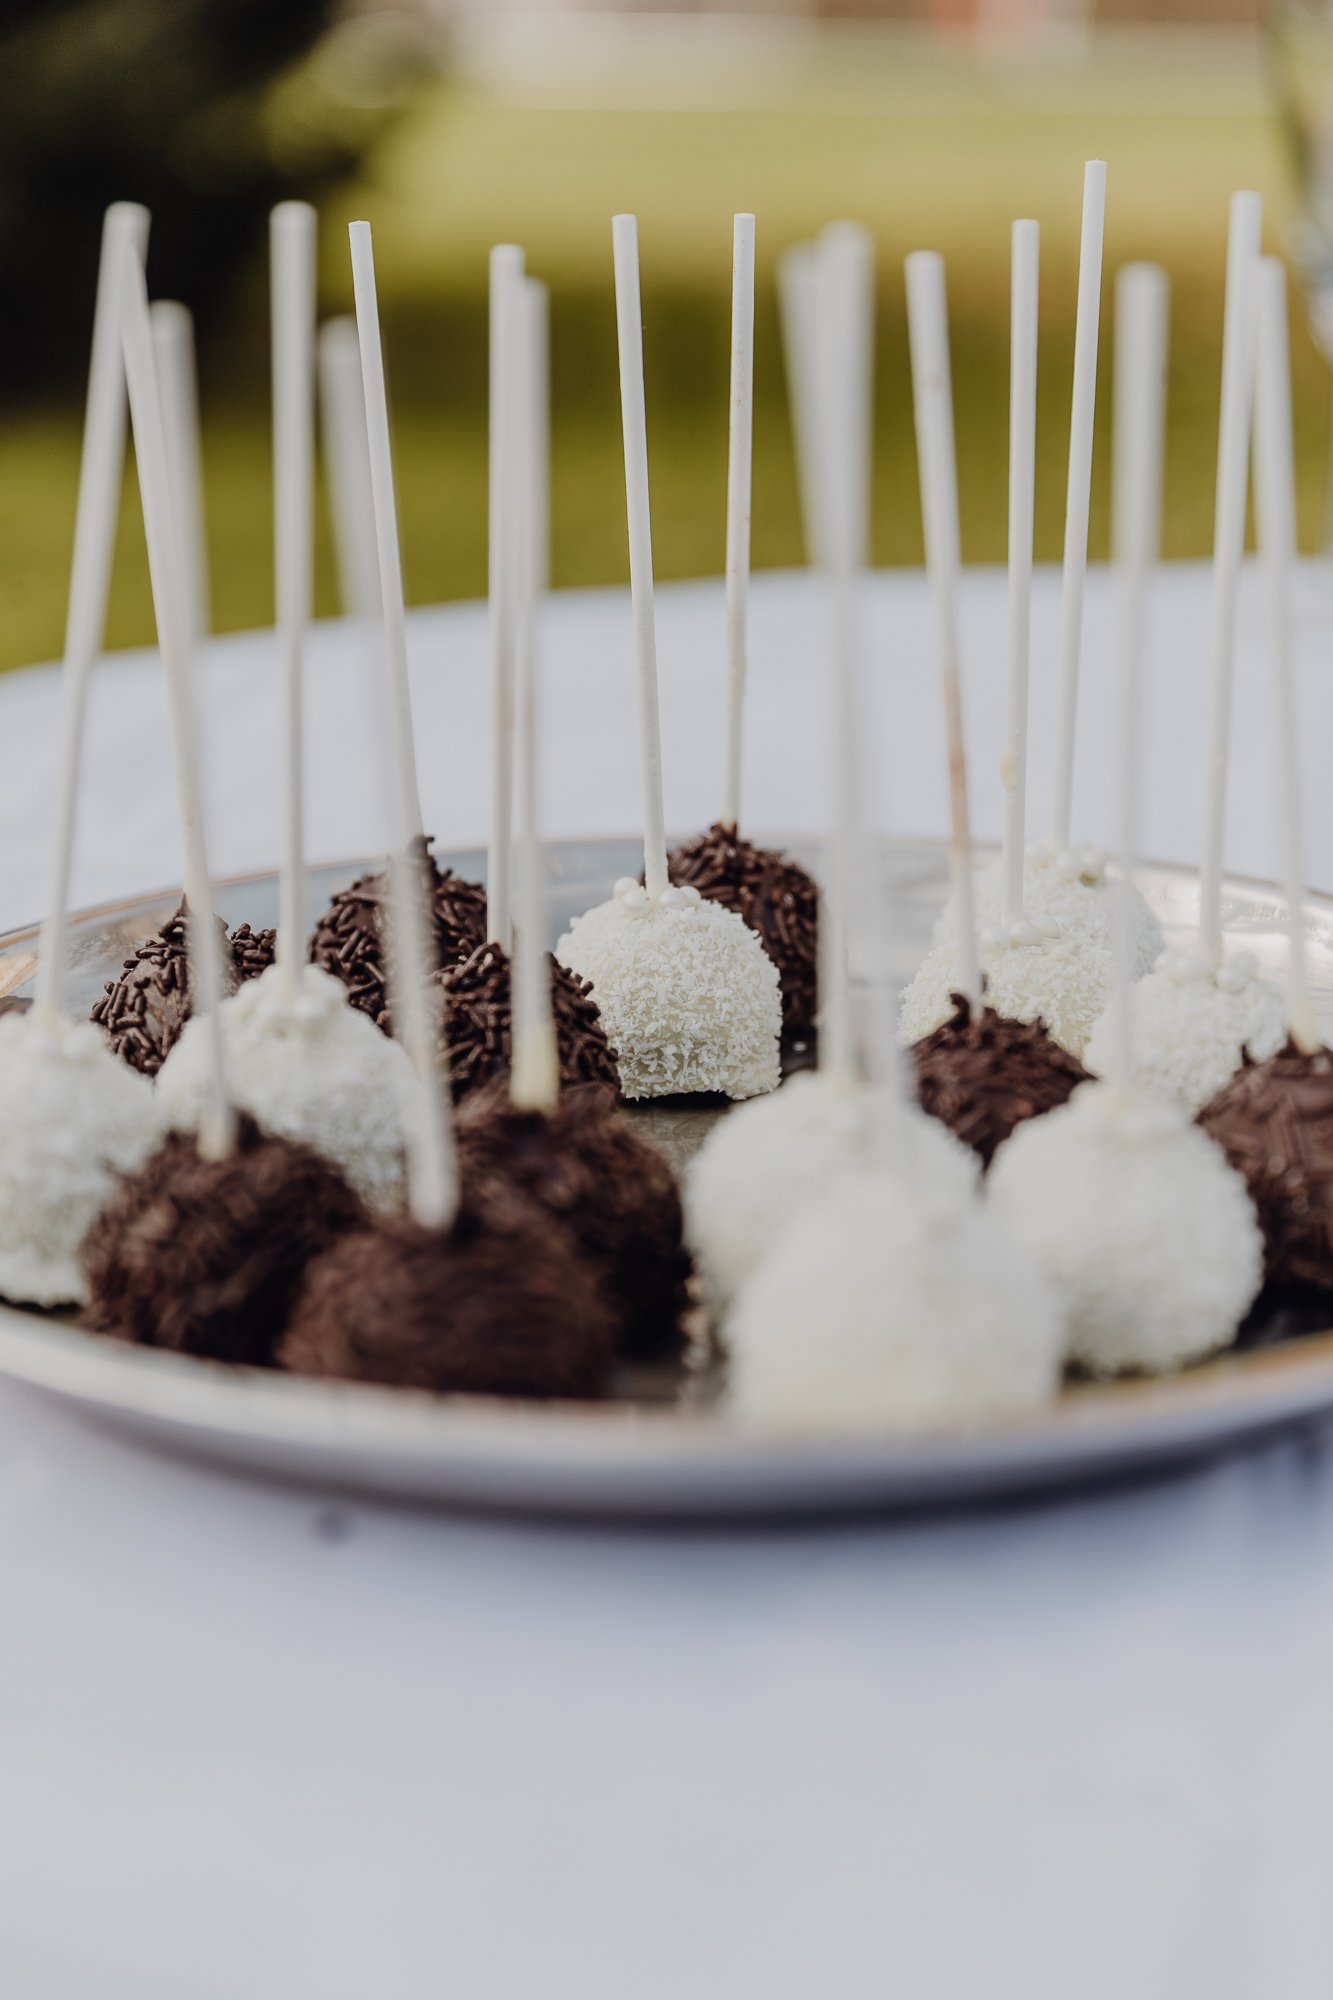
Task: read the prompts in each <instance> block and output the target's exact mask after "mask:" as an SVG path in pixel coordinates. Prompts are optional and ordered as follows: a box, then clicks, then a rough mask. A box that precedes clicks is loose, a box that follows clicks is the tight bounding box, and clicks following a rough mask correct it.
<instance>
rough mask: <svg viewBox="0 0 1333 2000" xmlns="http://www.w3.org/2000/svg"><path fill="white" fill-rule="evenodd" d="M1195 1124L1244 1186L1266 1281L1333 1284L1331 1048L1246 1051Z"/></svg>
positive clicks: (1308, 1285) (1319, 1285) (1292, 1045)
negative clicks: (1261, 1055) (1265, 1053)
mask: <svg viewBox="0 0 1333 2000" xmlns="http://www.w3.org/2000/svg"><path fill="white" fill-rule="evenodd" d="M1199 1123H1200V1125H1201V1126H1202V1127H1203V1129H1204V1131H1205V1132H1206V1133H1207V1134H1208V1136H1209V1138H1210V1139H1215V1140H1216V1141H1217V1143H1218V1145H1219V1146H1220V1147H1221V1148H1222V1151H1223V1152H1224V1153H1225V1154H1226V1156H1227V1159H1228V1160H1229V1161H1230V1162H1231V1165H1232V1166H1233V1167H1234V1168H1235V1169H1236V1172H1237V1173H1238V1174H1240V1176H1241V1177H1242V1179H1243V1180H1244V1182H1245V1185H1246V1187H1247V1188H1248V1189H1249V1191H1250V1199H1251V1201H1252V1202H1253V1203H1254V1206H1255V1210H1256V1212H1257V1214H1258V1217H1259V1227H1260V1228H1261V1229H1262V1231H1263V1235H1264V1276H1265V1279H1266V1280H1267V1282H1268V1283H1269V1284H1270V1285H1292V1286H1301V1287H1305V1288H1309V1289H1314V1290H1318V1291H1333V1051H1330V1050H1329V1049H1326V1048H1320V1049H1316V1050H1315V1052H1314V1054H1313V1055H1305V1054H1303V1053H1302V1051H1301V1050H1300V1049H1298V1048H1297V1047H1296V1044H1295V1043H1294V1042H1292V1041H1290V1040H1289V1041H1288V1042H1287V1043H1286V1045H1285V1047H1283V1048H1280V1049H1279V1050H1278V1052H1277V1054H1276V1055H1275V1056H1270V1057H1269V1058H1268V1060H1267V1062H1261V1063H1257V1062H1255V1061H1253V1059H1252V1058H1251V1057H1250V1056H1249V1054H1248V1053H1247V1054H1246V1055H1245V1056H1244V1057H1243V1058H1242V1061H1241V1066H1240V1068H1239V1069H1238V1070H1237V1071H1236V1074H1235V1075H1234V1076H1233V1077H1232V1078H1231V1079H1230V1080H1229V1081H1228V1082H1227V1083H1224V1084H1223V1086H1222V1088H1221V1090H1219V1091H1218V1093H1217V1095H1216V1097H1214V1098H1213V1099H1212V1101H1211V1103H1209V1104H1206V1105H1205V1106H1204V1108H1203V1110H1202V1111H1201V1112H1200V1113H1199Z"/></svg>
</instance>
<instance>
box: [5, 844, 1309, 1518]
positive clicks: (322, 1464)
mask: <svg viewBox="0 0 1333 2000" xmlns="http://www.w3.org/2000/svg"><path fill="white" fill-rule="evenodd" d="M792 851H793V852H794V853H796V854H797V855H798V856H799V857H800V858H801V859H803V860H805V861H806V862H807V863H808V864H809V863H811V862H812V861H813V857H812V856H811V855H810V854H809V853H803V852H802V849H801V844H800V843H793V844H792ZM443 858H444V859H446V860H448V861H449V862H450V863H451V865H453V866H454V867H456V868H458V869H459V870H460V871H461V872H462V873H464V874H466V875H471V876H473V877H477V878H479V877H481V876H482V875H484V861H483V857H482V856H481V855H480V854H476V853H459V854H449V855H446V856H444V857H443ZM639 859H640V856H639V850H638V848H637V847H636V845H635V844H634V843H633V842H630V841H582V842H568V843H565V844H563V845H558V846H555V847H553V848H552V850H551V852H550V854H549V856H548V864H547V866H548V889H549V901H548V906H549V911H550V921H551V935H552V939H554V937H555V936H556V935H558V933H559V931H560V930H561V929H563V928H564V926H565V924H566V922H567V920H568V918H569V917H570V916H571V915H573V914H575V913H576V912H577V911H579V910H581V909H585V908H587V907H588V906H589V905H590V904H591V903H593V902H595V901H597V900H599V899H600V898H602V897H603V896H605V895H607V894H609V892H610V888H611V884H612V883H613V882H614V880H615V879H616V877H617V876H619V875H624V874H629V873H633V872H636V870H637V867H638V863H639ZM880 860H881V870H882V879H883V885H884V894H885V897H886V899H887V902H888V905H889V907H890V910H891V913H892V935H893V938H894V943H895V948H896V957H897V963H896V964H895V966H894V967H893V976H894V980H895V983H902V982H903V981H905V980H906V979H907V978H908V977H909V976H910V973H911V971H912V969H913V967H914V966H915V964H916V963H917V961H918V960H919V958H920V956H921V954H922V952H923V950H924V948H925V945H926V942H927V939H928V937H929V932H930V928H931V924H932V922H933V919H934V915H935V912H936V911H937V909H938V908H939V906H940V903H941V901H942V898H943V894H944V886H945V874H946V864H945V856H944V853H943V850H942V848H941V847H940V846H939V845H937V844H935V843H924V842H923V843H906V842H900V843H895V844H894V845H893V846H892V848H888V847H886V848H885V849H884V850H883V851H882V854H881V857H880ZM366 865H367V864H362V863H357V864H348V865H346V866H342V867H337V868H324V869H318V870H314V871H312V874H311V878H310V914H311V918H312V920H313V917H314V915H315V914H316V912H317V911H318V910H319V909H321V908H322V907H323V906H324V904H325V903H326V901H327V900H328V897H329V895H330V894H331V893H332V891H333V890H334V889H335V888H337V887H339V886H340V885H341V884H342V883H344V882H346V881H349V880H350V879H351V878H352V877H353V875H355V874H358V873H361V872H363V870H364V867H365V866H366ZM1142 881H1143V887H1144V890H1145V892H1146V894H1147V895H1148V897H1149V899H1150V901H1151V902H1152V903H1153V905H1154V907H1155V908H1156V909H1157V911H1158V913H1159V915H1160V916H1161V918H1162V921H1163V924H1164V927H1165V929H1166V932H1167V936H1168V939H1171V938H1172V937H1181V936H1185V935H1188V933H1189V932H1190V931H1191V930H1192V928H1193V926H1194V920H1195V914H1196V910H1197V878H1196V877H1195V876H1194V875H1193V874H1192V873H1190V872H1188V871H1185V870H1182V869H1175V868H1167V867H1153V868H1146V869H1145V870H1144V871H1143V875H1142ZM176 900H177V897H176V892H174V891H165V892H161V893H157V894H154V895H148V896H143V897H139V898H136V899H134V900H133V901H129V902H124V903H118V904H116V905H114V906H107V907H105V908H103V909H98V910H91V911H88V912H86V913H85V914H83V915H82V916H80V917H78V918H77V919H76V920H75V922H74V924H73V927H72V937H71V945H72V961H71V972H70V980H69V998H70V1004H71V1006H72V1007H75V1008H77V1009H78V1010H79V1011H81V1012H86V1010H87V1009H88V1008H89V1007H90V1006H91V1005H92V1002H93V1000H94V999H95V998H96V997H97V995H98V994H99V993H100V991H101V989H102V985H103V983H104V981H105V980H107V979H109V978H111V977H112V976H114V974H115V973H117V972H118V970H119V968H120V964H121V961H122V959H123V958H124V957H125V956H126V955H127V954H128V952H129V950H130V949H131V947H132V945H133V944H135V943H136V942H137V941H138V940H139V939H140V938H142V937H144V936H146V935H147V934H148V932H149V931H150V930H152V929H153V928H154V927H155V926H156V924H158V923H159V922H160V921H161V920H162V918H163V917H164V916H165V915H166V914H167V913H168V912H169V910H170V909H171V908H173V907H174V905H175V902H176ZM219 907H220V909H221V911H222V914H223V915H224V916H225V917H226V919H227V921H228V923H229V924H236V923H239V922H242V921H245V920H248V921H249V922H251V923H252V924H254V925H256V926H259V925H261V924H266V923H271V922H272V921H273V920H274V918H275V916H276V911H277V886H276V882H275V879H274V878H273V877H272V876H269V875H264V876H250V877H243V878H238V879H236V880H233V881H228V882H226V883H224V884H222V885H220V889H219ZM1225 918H1226V925H1227V931H1228V936H1229V938H1230V939H1231V940H1232V941H1233V942H1235V943H1237V944H1239V943H1240V942H1241V941H1242V940H1243V942H1244V944H1245V945H1246V946H1247V947H1248V948H1249V949H1250V950H1252V951H1253V952H1254V953H1255V954H1256V956H1257V957H1258V958H1259V960H1260V961H1261V963H1262V964H1263V965H1264V967H1265V969H1266V970H1269V971H1271V972H1273V973H1274V974H1275V975H1277V976H1279V977H1280V976H1281V974H1282V971H1283V966H1284V961H1285V946H1284V942H1283V937H1282V910H1281V904H1280V899H1279V896H1278V892H1277V891H1276V890H1275V889H1274V888H1273V887H1272V886H1271V885H1268V884H1262V883H1251V882H1244V881H1237V880H1232V881H1229V882H1228V884H1227V888H1226V907H1225ZM1306 918H1307V932H1308V936H1309V941H1310V963H1311V973H1312V977H1313V982H1314V986H1315V991H1316V995H1317V998H1318V1000H1319V1003H1320V1008H1321V1016H1322V1017H1323V1019H1324V1023H1325V1031H1326V1032H1327V1031H1328V1027H1329V1024H1330V1021H1331V1020H1333V902H1330V901H1328V900H1326V899H1319V898H1312V899H1311V901H1310V903H1309V904H1308V906H1307V911H1306ZM36 962H37V933H36V930H35V929H28V930H23V931H15V932H12V933H10V934H9V935H8V936H5V937H3V938H0V1006H5V1007H8V1006H14V1005H22V1004H23V1002H24V1000H25V999H26V998H27V996H28V992H29V988H30V985H31V981H32V976H33V973H34V971H35V968H36ZM859 997H860V1002H861V1004H862V1005H869V1004H874V1003H875V1002H876V1000H877V999H880V1000H882V999H883V996H877V995H875V994H873V993H871V992H870V991H869V989H868V988H867V987H865V986H864V985H862V986H861V989H860V996H859ZM633 1115H635V1116H636V1117H637V1118H638V1119H639V1120H640V1121H641V1122H642V1125H643V1129H644V1130H645V1132H646V1133H648V1134H650V1135H651V1136H652V1137H653V1138H654V1139H655V1140H656V1141H657V1142H658V1143H660V1144H661V1145H662V1146H663V1147H664V1148H665V1150H667V1151H668V1152H669V1153H670V1154H671V1155H672V1157H673V1158H674V1159H675V1161H676V1163H677V1164H678V1165H679V1164H681V1163H682V1162H683V1161H684V1160H685V1159H686V1158H687V1157H688V1156H689V1154H690V1153H691V1152H693V1151H694V1149H695V1148H696V1147H697V1146H698V1144H699V1143H700V1142H701V1141H702V1139H703V1137H704V1136H705V1135H706V1133H707V1131H708V1130H709V1128H710V1127H711V1125H712V1124H713V1122H714V1121H715V1120H716V1118H718V1117H719V1116H725V1110H724V1109H722V1108H721V1107H719V1106H715V1105H713V1104H711V1103H706V1102H701V1101H698V1100H693V1101H690V1102H683V1103H679V1104H674V1105H673V1104H662V1105H656V1106H652V1107H645V1108H640V1109H638V1110H636V1111H635V1112H634V1114H633ZM1284 1331H1285V1330H1284V1329H1283V1328H1281V1327H1277V1326H1273V1327H1269V1328H1266V1329H1265V1328H1261V1329H1259V1334H1258V1344H1256V1345H1253V1346H1249V1347H1246V1348H1245V1349H1243V1350H1241V1349H1238V1350H1236V1351H1233V1352H1231V1353H1229V1354H1227V1355H1224V1356H1222V1357H1220V1358H1218V1359H1215V1360H1213V1361H1210V1362H1208V1363H1205V1364H1203V1365H1201V1366H1199V1367H1197V1368H1194V1369H1190V1370H1188V1371H1186V1372H1185V1373H1183V1374H1181V1375H1178V1376H1174V1377H1171V1378H1168V1379H1164V1380H1156V1381H1146V1380H1145V1381H1128V1382H1122V1383H1117V1384H1114V1385H1096V1384H1071V1385H1069V1386H1068V1387H1067V1388H1066V1389H1065V1391H1064V1393H1063V1394H1062V1395H1061V1396H1060V1397H1059V1399H1058V1400H1057V1401H1056V1402H1054V1403H1052V1404H1051V1405H1050V1406H1049V1407H1048V1408H1046V1409H1043V1410H1041V1411H1040V1412H1037V1413H1035V1414H1034V1415H1032V1416H1030V1417H1028V1418H1026V1419H1024V1420H1023V1421H1021V1422H1011V1423H1005V1424H1002V1425H994V1426H989V1427H987V1428H985V1429H977V1430H970V1431H966V1432H962V1431H959V1432H949V1433H939V1434H932V1435H929V1436H923V1437H921V1438H918V1439H914V1440H911V1441H903V1440H901V1439H887V1438H886V1439H885V1440H884V1441H883V1442H882V1443H878V1442H875V1441H873V1440H872V1441H866V1440H856V1441H854V1442H851V1441H842V1440H839V1439H837V1438H833V1437H829V1436H827V1435H822V1436H818V1435H812V1436H811V1437H809V1438H808V1439H805V1438H791V1437H783V1438H780V1439H777V1438H775V1439H765V1438H762V1437H757V1436H754V1435H752V1434H749V1433H746V1432H744V1431H741V1430H739V1429H738V1428H737V1427H736V1426H735V1425H734V1424H732V1423H731V1422H730V1421H729V1420H728V1417H727V1414H726V1407H725V1401H724V1400H723V1399H722V1398H721V1397H720V1396H719V1394H718V1390H719V1386H720V1385H721V1383H722V1372H721V1370H720V1369H719V1368H718V1367H717V1366H716V1365H714V1364H712V1363H711V1362H710V1361H709V1358H708V1357H707V1355H706V1354H699V1355H696V1356H695V1357H693V1358H692V1360H691V1361H690V1362H687V1365H686V1366H685V1367H684V1368H683V1369H679V1370H673V1371H668V1372H666V1373H659V1374H656V1375H642V1376H639V1377H637V1378H633V1379H627V1380H626V1381H625V1382H624V1383H623V1384H622V1385H621V1389H622V1392H623V1393H621V1394H620V1395H618V1396H617V1398H616V1399H615V1400H613V1401H611V1402H607V1403H602V1404H586V1405H572V1404H549V1405H548V1404H535V1403H521V1402H502V1401H499V1400H490V1399H480V1398H471V1397H434V1396H429V1395H424V1394H421V1393H418V1392H415V1391H401V1390H389V1389H376V1388H363V1387H358V1386H355V1385H351V1384H341V1383H324V1382H311V1381H304V1380H300V1379H298V1378H295V1377H290V1376H283V1375H278V1374H273V1373H269V1372H266V1371H263V1370H252V1369H243V1368H228V1367H225V1366H222V1365H220V1364H217V1363H212V1362H205V1361H195V1360H192V1359H189V1358H186V1357H182V1356H178V1355H170V1354H161V1353H157V1352H155V1351H152V1350H149V1349H145V1348H136V1347H129V1346H123V1345H121V1344H120V1343H119V1342H116V1341H110V1340H104V1339H100V1338H98V1337H96V1336H94V1335H91V1334H87V1333H84V1332H83V1331H81V1330H80V1329H79V1327H78V1326H77V1325H76V1324H75V1323H73V1322H72V1321H70V1320H68V1319H65V1318H62V1317H58V1316H53V1315H49V1314H41V1313H37V1312H31V1311H25V1310H22V1309H20V1308H16V1307H13V1306H7V1305H3V1304H0V1374H3V1375H5V1376H7V1377H9V1378H10V1379H11V1380H12V1381H15V1382H18V1383H22V1384H24V1385H26V1386H28V1387H30V1388H32V1389H34V1390H37V1391H40V1392H42V1393H44V1394H47V1395H50V1396H54V1397H56V1398H58V1399H60V1400H61V1401H63V1402H65V1403H66V1404H67V1405H69V1406H70V1407H71V1408H73V1409H75V1410H77V1411H79V1412H81V1413H83V1414H84V1415H86V1416H88V1417H90V1418H92V1419H94V1420H95V1421H97V1422H99V1423H102V1424H109V1425H112V1426H114V1427H116V1428H117V1429H120V1430H122V1431H124V1432H126V1433H128V1434H130V1435H132V1436H134V1437H136V1438H138V1439H140V1440H142V1441H144V1442H146V1443H150V1444H153V1445H156V1446H159V1447H162V1448H165V1449H168V1450H171V1451H173V1452H176V1453H179V1454H181V1455H184V1456H187V1457H196V1458H202V1459H207V1460H211V1461H215V1462H225V1463H228V1464H231V1465H234V1466H239V1467H243V1468H245V1469H247V1470H250V1471H254V1472H257V1473H261V1474H264V1475H267V1476H270V1477H278V1478H281V1479H286V1480H294V1481H300V1482H303V1483H308V1484H314V1485H317V1486H319V1487H322V1488H325V1489H329V1488H333V1489H341V1490H347V1491H355V1492H361V1493H376V1494H380V1495H385V1496H391V1497H394V1498H399V1499H405V1500H413V1501H432V1502H439V1503H445V1504H450V1505H467V1506H486V1507H503V1508H521V1509H533V1510H536V1509H541V1510H559V1511H564V1512H576V1513H586V1514H602V1515H608V1516H640V1517H642V1516H654V1515H656V1516H663V1517H673V1518H684V1517H696V1518H708V1517H719V1518H720V1517H724V1516H730V1517H739V1516H747V1515H748V1516H755V1517H762V1516H771V1515H779V1514H780V1515H801V1514H821V1513H837V1512H846V1511H848V1510H855V1509H866V1508H878V1509H887V1508H906V1507H917V1506H923V1505H933V1504H938V1503H942V1502H954V1501H960V1500H974V1499H980V1498H983V1497H989V1496H997V1495H1001V1494H1016V1493H1023V1492H1035V1491H1038V1490H1040V1489H1050V1488H1057V1487H1062V1486H1068V1485H1072V1484H1075V1483H1079V1482H1085V1481H1089V1480H1098V1479H1104V1478H1108V1477H1113V1476H1124V1475H1128V1474H1131V1473H1136V1472H1144V1471H1148V1470H1151V1469H1154V1468H1161V1467H1166V1466H1169V1465H1173V1464H1178V1463H1181V1462H1183V1461H1186V1460H1188V1459H1193V1458H1200V1457H1203V1456H1206V1455H1208V1454H1214V1453H1217V1452H1220V1451H1223V1450H1225V1449H1226V1448H1227V1447H1229V1446H1231V1445H1233V1444H1236V1443H1239V1442H1240V1441H1241V1440H1244V1439H1250V1438H1254V1437H1256V1436H1257V1435H1260V1434H1262V1433H1264V1432H1268V1431H1273V1430H1275V1429H1277V1428H1279V1427H1280V1426H1285V1425H1288V1424H1292V1423H1295V1422H1299V1421H1308V1420H1312V1419H1314V1418H1316V1417H1318V1416H1320V1415H1322V1414H1324V1413H1325V1412H1327V1411H1330V1410H1333V1329H1330V1330H1318V1329H1316V1330H1314V1331H1305V1332H1301V1333H1300V1334H1299V1336H1294V1337H1282V1335H1283V1334H1284ZM818 1332H819V1330H818V1328H816V1327H812V1328H811V1338H812V1339H817V1338H818Z"/></svg>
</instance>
